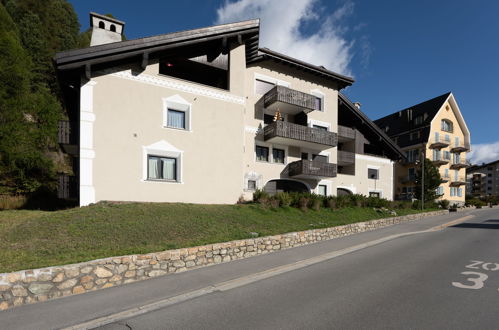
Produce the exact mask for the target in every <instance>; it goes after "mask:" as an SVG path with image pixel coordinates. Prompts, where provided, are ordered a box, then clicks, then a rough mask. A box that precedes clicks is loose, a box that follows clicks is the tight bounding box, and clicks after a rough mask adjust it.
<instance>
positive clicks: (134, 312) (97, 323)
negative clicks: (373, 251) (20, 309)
mask: <svg viewBox="0 0 499 330" xmlns="http://www.w3.org/2000/svg"><path fill="white" fill-rule="evenodd" d="M473 217H474V215H468V216H465V217H461V218H459V219H456V220H453V221H450V222H448V223H445V224H443V225H439V226H435V227H432V228H430V229H427V230H421V231H414V232H408V233H402V234H396V235H391V236H387V237H383V238H380V239H377V240H374V241H370V242H367V243H362V244H358V245H355V246H351V247H348V248H345V249H342V250H338V251H333V252H329V253H325V254H321V255H319V256H317V257H312V258H309V259H305V260H300V261H297V262H295V263H291V264H287V265H283V266H279V267H275V268H271V269H268V270H265V271H262V272H259V273H255V274H251V275H247V276H243V277H239V278H236V279H233V280H229V281H225V282H221V283H218V284H215V285H211V286H208V287H205V288H202V289H199V290H195V291H191V292H187V293H183V294H180V295H177V296H173V297H170V298H166V299H163V300H160V301H157V302H154V303H151V304H147V305H144V306H140V307H135V308H131V309H128V310H125V311H123V312H119V313H115V314H111V315H108V316H104V317H100V318H97V319H94V320H90V321H88V322H84V323H80V324H77V325H73V326H70V327H68V328H64V329H61V330H81V329H94V328H97V327H101V326H104V325H106V324H109V323H113V322H117V321H120V320H123V319H127V318H131V317H134V316H138V315H141V314H145V313H149V312H152V311H155V310H159V309H161V308H165V307H168V306H171V305H174V304H178V303H181V302H184V301H187V300H189V299H194V298H197V297H201V296H204V295H206V294H209V293H213V292H217V291H227V290H231V289H235V288H238V287H241V286H244V285H248V284H251V283H254V282H257V281H261V280H263V279H267V278H270V277H274V276H277V275H280V274H284V273H287V272H290V271H293V270H297V269H300V268H305V267H308V266H310V265H314V264H317V263H320V262H323V261H326V260H330V259H334V258H337V257H340V256H343V255H345V254H349V253H352V252H355V251H359V250H362V249H365V248H368V247H371V246H374V245H378V244H381V243H384V242H387V241H391V240H393V239H396V238H400V237H404V236H410V235H416V234H422V233H429V232H435V231H438V230H442V229H444V228H447V227H448V226H451V225H454V224H457V223H459V222H462V221H466V220H469V219H471V218H473Z"/></svg>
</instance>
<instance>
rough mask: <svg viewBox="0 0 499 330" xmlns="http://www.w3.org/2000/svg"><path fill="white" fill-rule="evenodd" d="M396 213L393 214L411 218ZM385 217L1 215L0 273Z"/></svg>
mask: <svg viewBox="0 0 499 330" xmlns="http://www.w3.org/2000/svg"><path fill="white" fill-rule="evenodd" d="M415 212H416V211H414V210H400V211H399V212H398V213H399V214H400V215H402V214H408V213H415ZM384 216H389V215H388V214H384V215H383V214H380V213H378V212H376V211H374V210H373V209H370V208H351V209H342V210H337V211H331V210H329V209H321V210H320V211H313V210H309V211H307V212H303V211H300V210H298V209H294V208H284V209H276V210H273V209H264V208H262V207H260V206H259V205H193V204H168V203H164V204H145V203H144V204H141V203H130V204H108V203H100V204H98V205H94V206H90V207H85V208H75V209H69V210H63V211H56V212H44V211H2V212H0V273H3V272H10V271H15V270H21V269H29V268H40V267H46V266H51V265H61V264H68V263H76V262H82V261H87V260H92V259H97V258H103V257H110V256H118V255H126V254H134V253H148V252H155V251H162V250H165V249H173V248H180V247H189V246H196V245H203V244H208V243H216V242H225V241H230V240H235V239H243V238H249V237H250V232H258V233H259V234H260V236H266V235H272V234H280V233H286V232H292V231H299V230H306V229H312V228H322V227H331V226H337V225H343V224H348V223H353V222H359V221H366V220H370V219H376V218H381V217H384Z"/></svg>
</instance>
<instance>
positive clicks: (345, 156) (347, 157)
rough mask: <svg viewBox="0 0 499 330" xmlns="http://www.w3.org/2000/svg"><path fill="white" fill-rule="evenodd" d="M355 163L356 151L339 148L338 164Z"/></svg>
mask: <svg viewBox="0 0 499 330" xmlns="http://www.w3.org/2000/svg"><path fill="white" fill-rule="evenodd" d="M353 163H355V153H354V152H350V151H344V150H338V164H340V165H341V164H353Z"/></svg>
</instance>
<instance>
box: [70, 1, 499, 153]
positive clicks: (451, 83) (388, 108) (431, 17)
mask: <svg viewBox="0 0 499 330" xmlns="http://www.w3.org/2000/svg"><path fill="white" fill-rule="evenodd" d="M70 2H71V3H72V4H73V6H74V8H75V10H76V12H77V14H78V16H79V19H80V23H81V24H82V30H85V29H87V28H88V26H89V25H88V24H89V18H88V13H89V12H90V11H95V12H98V13H101V14H106V13H112V14H113V15H114V16H115V17H116V18H118V19H120V20H123V21H125V22H126V26H125V34H126V36H127V38H128V39H134V38H140V37H145V36H151V35H156V34H162V33H168V32H174V31H179V30H186V29H193V28H198V27H203V26H209V25H213V24H217V23H221V22H231V21H237V20H243V19H247V18H257V17H259V18H261V20H262V21H261V39H260V46H261V47H264V46H266V47H269V48H271V49H275V50H278V51H281V52H284V53H287V54H289V55H291V56H295V57H301V58H302V59H304V60H307V61H310V62H312V63H314V64H317V65H324V66H326V67H327V68H328V69H332V70H333V71H337V72H340V73H344V74H348V75H352V76H353V77H354V78H355V80H356V82H355V83H354V85H353V86H352V87H349V88H348V89H346V90H345V91H344V92H345V94H347V95H348V96H349V97H350V98H351V99H352V100H353V101H360V102H361V103H362V110H363V111H364V112H365V113H366V114H367V115H368V116H369V117H370V118H372V119H377V118H379V117H382V116H384V115H387V114H389V113H392V112H394V111H396V110H399V109H402V108H406V107H409V106H411V105H413V104H416V103H419V102H422V101H424V100H426V99H429V98H432V97H435V96H438V95H441V94H443V93H446V92H448V91H452V92H453V93H454V96H455V97H456V100H457V102H458V104H459V106H460V108H461V111H462V113H463V116H464V118H465V120H466V122H467V124H468V128H469V129H470V131H471V142H472V145H473V150H474V151H473V153H472V154H471V157H472V159H473V160H474V161H475V162H482V161H485V162H487V161H491V160H495V159H499V134H497V133H496V132H498V129H497V124H498V123H499V111H496V109H497V108H498V107H497V105H496V104H495V97H496V96H498V95H499V83H498V82H497V77H498V76H499V65H498V64H497V62H498V60H499V42H498V41H497V40H498V39H497V36H498V32H499V20H498V19H497V17H498V16H499V1H493V0H490V1H487V0H477V1H463V0H455V1H451V0H439V1H428V0H420V1H396V0H392V1H387V0H378V1H367V0H364V1H360V0H357V1H347V0H337V1H336V0H332V1H331V0H330V1H325V0H286V1H279V0H272V1H271V0H237V1H235V0H232V1H223V0H222V1H220V0H198V1H195V0H183V1H150V2H147V5H143V4H141V3H143V2H138V1H116V0H107V1H102V0H100V1H97V0H73V1H70Z"/></svg>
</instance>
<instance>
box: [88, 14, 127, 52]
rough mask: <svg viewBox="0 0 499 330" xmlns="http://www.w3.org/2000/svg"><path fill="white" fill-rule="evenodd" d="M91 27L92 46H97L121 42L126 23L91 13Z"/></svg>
mask: <svg viewBox="0 0 499 330" xmlns="http://www.w3.org/2000/svg"><path fill="white" fill-rule="evenodd" d="M90 27H91V28H92V39H91V40H90V46H97V45H103V44H109V43H112V42H119V41H121V36H122V35H123V30H124V29H125V22H122V21H118V20H117V19H115V18H111V17H107V16H104V15H100V14H97V13H93V12H91V13H90Z"/></svg>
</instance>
